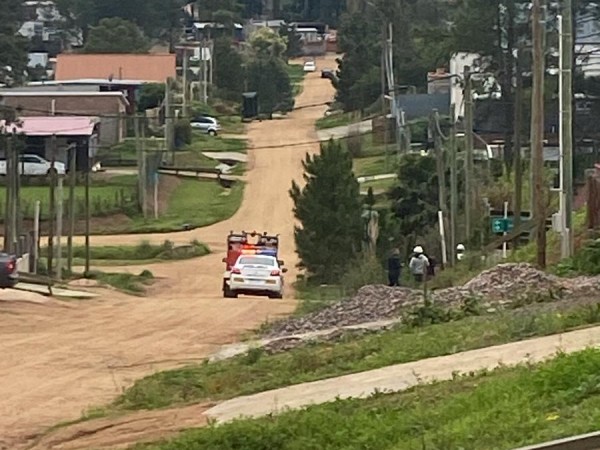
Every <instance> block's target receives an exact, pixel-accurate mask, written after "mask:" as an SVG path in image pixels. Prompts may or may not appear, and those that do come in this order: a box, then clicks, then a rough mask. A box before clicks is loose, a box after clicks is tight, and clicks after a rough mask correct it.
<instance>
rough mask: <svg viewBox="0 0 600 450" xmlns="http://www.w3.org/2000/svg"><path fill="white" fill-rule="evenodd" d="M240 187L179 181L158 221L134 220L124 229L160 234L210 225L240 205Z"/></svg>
mask: <svg viewBox="0 0 600 450" xmlns="http://www.w3.org/2000/svg"><path fill="white" fill-rule="evenodd" d="M243 192H244V185H243V183H241V182H238V183H236V184H234V186H233V187H232V188H231V189H225V188H223V187H221V186H220V185H219V184H218V183H216V182H215V181H211V180H207V181H198V180H195V179H182V180H181V182H180V183H179V185H178V186H177V188H176V189H175V190H174V191H173V193H172V194H171V198H170V199H169V203H168V206H167V210H166V211H165V212H164V213H163V214H162V215H161V216H160V217H159V218H158V219H156V220H155V219H146V220H144V219H143V218H136V219H134V221H133V224H131V226H129V227H128V229H129V230H130V232H132V233H162V232H167V231H173V230H181V229H182V228H184V226H185V227H186V228H197V227H204V226H207V225H212V224H213V223H216V222H221V221H222V220H225V219H228V218H230V217H231V216H233V214H235V212H236V211H237V210H238V208H239V207H240V205H241V203H242V196H243Z"/></svg>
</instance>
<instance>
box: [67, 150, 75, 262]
mask: <svg viewBox="0 0 600 450" xmlns="http://www.w3.org/2000/svg"><path fill="white" fill-rule="evenodd" d="M70 150H71V154H70V155H69V235H68V236H67V270H68V271H69V273H72V272H73V236H74V235H75V217H76V216H77V215H76V213H75V208H76V206H75V205H76V203H75V185H76V183H77V147H76V145H72V146H71V148H70Z"/></svg>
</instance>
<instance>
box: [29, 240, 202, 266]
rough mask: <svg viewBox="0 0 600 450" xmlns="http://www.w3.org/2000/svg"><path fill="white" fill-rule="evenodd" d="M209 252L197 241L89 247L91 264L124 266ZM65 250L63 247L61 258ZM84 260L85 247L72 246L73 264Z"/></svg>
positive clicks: (189, 256)
mask: <svg viewBox="0 0 600 450" xmlns="http://www.w3.org/2000/svg"><path fill="white" fill-rule="evenodd" d="M47 252H48V247H44V248H42V249H41V250H40V254H41V255H46V254H47ZM208 253H210V250H209V249H208V247H207V246H206V245H204V244H202V243H200V242H198V241H192V242H190V243H189V244H188V245H180V246H175V244H173V242H171V241H165V242H163V243H162V244H160V245H153V244H150V243H149V242H148V241H143V242H140V243H139V244H138V245H110V246H101V247H94V246H92V247H91V248H90V256H91V264H92V265H94V266H124V265H129V264H144V263H152V262H157V261H173V260H183V259H190V258H197V257H200V256H204V255H207V254H208ZM66 256H67V250H66V249H65V248H64V247H63V258H66ZM84 262H85V247H83V246H75V247H73V263H74V265H76V266H78V265H83V264H84Z"/></svg>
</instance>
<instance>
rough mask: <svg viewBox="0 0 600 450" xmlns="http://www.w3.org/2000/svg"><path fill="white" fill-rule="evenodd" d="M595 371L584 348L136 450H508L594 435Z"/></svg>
mask: <svg viewBox="0 0 600 450" xmlns="http://www.w3.org/2000/svg"><path fill="white" fill-rule="evenodd" d="M599 372H600V350H597V349H588V350H585V351H582V352H579V353H575V354H571V355H565V354H559V355H557V357H556V358H555V359H552V360H549V361H546V362H544V363H541V364H537V365H532V364H523V365H520V366H518V367H514V368H500V369H497V370H495V371H492V372H481V373H478V374H473V375H470V376H461V377H457V378H456V379H455V380H453V381H446V382H438V383H434V384H430V385H422V386H418V387H416V388H414V389H411V390H409V391H407V392H402V393H396V394H387V395H384V394H376V395H373V396H371V397H370V398H368V399H365V400H338V401H336V402H333V403H328V404H324V405H318V406H313V407H310V408H308V409H307V410H303V411H292V412H286V413H283V414H281V415H277V416H274V417H271V416H270V417H265V418H260V419H254V420H239V421H235V422H233V423H230V424H225V425H222V426H218V427H209V428H204V429H196V430H190V431H188V432H185V433H183V434H181V435H179V436H178V437H176V438H174V439H173V440H171V441H169V442H163V443H158V444H151V445H141V446H137V447H135V448H137V449H146V450H175V449H184V448H186V449H192V448H215V449H216V448H218V449H221V450H233V449H236V450H237V449H239V450H241V449H244V450H255V449H257V450H258V449H261V450H262V449H290V450H291V449H300V448H302V449H321V448H327V449H330V450H331V449H348V448H359V447H360V448H364V449H367V448H368V449H378V450H385V449H390V450H391V449H394V450H402V449H406V450H413V449H417V448H419V449H511V448H516V447H520V446H523V445H527V444H533V443H538V442H544V441H547V440H552V439H557V438H560V437H566V436H570V435H574V434H580V433H586V432H591V431H595V430H596V429H597V427H598V423H600V395H598V394H599V392H600V391H599V383H598V379H599V378H598V373H599ZM333 430H335V432H333Z"/></svg>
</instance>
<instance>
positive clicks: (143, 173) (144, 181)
mask: <svg viewBox="0 0 600 450" xmlns="http://www.w3.org/2000/svg"><path fill="white" fill-rule="evenodd" d="M142 119H143V120H142V129H141V132H142V139H141V141H142V142H141V156H142V167H141V170H140V171H141V173H140V180H141V181H142V190H141V192H140V194H141V196H142V212H143V213H144V219H145V218H146V217H147V216H148V198H147V196H148V177H147V172H148V170H147V158H148V155H147V154H146V120H145V118H142Z"/></svg>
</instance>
